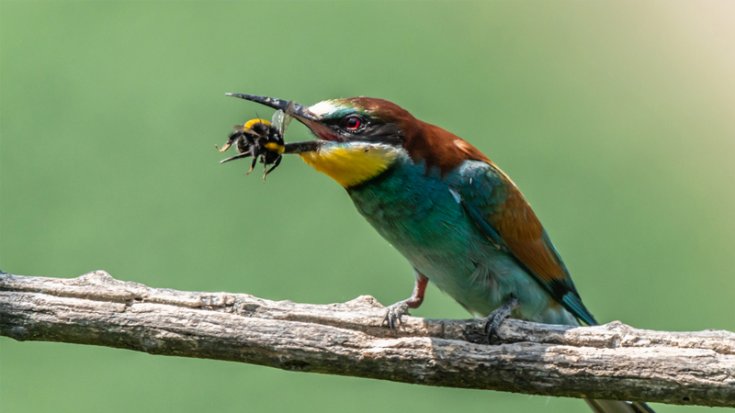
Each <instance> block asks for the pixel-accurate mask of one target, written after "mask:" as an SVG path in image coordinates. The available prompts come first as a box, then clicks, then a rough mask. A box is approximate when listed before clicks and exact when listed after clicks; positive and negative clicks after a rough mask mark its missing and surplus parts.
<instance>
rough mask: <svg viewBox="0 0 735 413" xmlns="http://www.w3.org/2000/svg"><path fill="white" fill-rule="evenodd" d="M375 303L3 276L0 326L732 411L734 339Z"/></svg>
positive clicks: (101, 276)
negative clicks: (400, 312)
mask: <svg viewBox="0 0 735 413" xmlns="http://www.w3.org/2000/svg"><path fill="white" fill-rule="evenodd" d="M384 312H385V308H384V307H383V306H382V305H381V304H379V303H378V302H377V301H376V300H375V299H374V298H372V297H368V296H362V297H358V298H356V299H354V300H352V301H349V302H346V303H339V304H326V305H315V304H298V303H293V302H289V301H270V300H265V299H262V298H258V297H254V296H251V295H247V294H233V293H208V292H186V291H176V290H171V289H157V288H151V287H147V286H145V285H142V284H137V283H132V282H123V281H118V280H115V279H114V278H112V277H111V276H110V275H109V274H107V273H105V272H103V271H96V272H92V273H89V274H85V275H83V276H80V277H77V278H69V279H64V278H45V277H29V276H18V275H10V274H0V335H3V336H7V337H11V338H13V339H16V340H41V341H59V342H68V343H79V344H94V345H100V346H108V347H117V348H125V349H130V350H137V351H145V352H148V353H152V354H162V355H174V356H183V357H198V358H211V359H219V360H231V361H239V362H245V363H252V364H260V365H265V366H271V367H276V368H281V369H286V370H298V371H309V372H318V373H327V374H340V375H348V376H358V377H369V378H374V379H382V380H392V381H400V382H407V383H416V384H424V385H434V386H450V387H464V388H476V389H492V390H499V391H510V392H519V393H527V394H540V395H549V396H569V397H584V398H595V399H617V400H634V401H650V402H661V403H672V404H698V405H706V406H735V334H734V333H732V332H728V331H712V330H706V331H699V332H667V331H651V330H641V329H635V328H632V327H629V326H627V325H624V324H622V323H620V322H613V323H609V324H606V325H602V326H597V327H584V328H573V327H567V326H554V325H542V324H535V323H528V322H523V321H518V320H508V321H506V322H505V323H504V324H503V325H502V326H501V327H500V329H499V335H500V339H501V344H497V345H486V344H484V343H483V341H484V338H483V333H482V323H481V322H480V321H478V320H429V319H422V318H416V317H404V319H403V324H402V326H401V328H400V330H399V331H397V332H391V331H389V330H388V329H386V328H385V327H383V326H382V320H383V315H384Z"/></svg>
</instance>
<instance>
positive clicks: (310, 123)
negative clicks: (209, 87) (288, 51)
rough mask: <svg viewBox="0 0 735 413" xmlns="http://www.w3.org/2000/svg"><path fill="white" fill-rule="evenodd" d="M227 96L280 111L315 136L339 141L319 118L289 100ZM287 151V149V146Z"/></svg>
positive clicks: (248, 95) (230, 94)
mask: <svg viewBox="0 0 735 413" xmlns="http://www.w3.org/2000/svg"><path fill="white" fill-rule="evenodd" d="M225 95H227V96H232V97H235V98H240V99H245V100H249V101H251V102H256V103H260V104H261V105H265V106H268V107H271V108H273V109H280V110H282V111H283V112H284V113H286V114H287V115H289V116H292V117H294V118H296V120H298V121H299V122H301V123H303V124H304V125H306V127H307V128H309V129H310V130H311V131H312V132H313V133H314V134H315V135H316V136H318V137H319V138H321V139H324V140H330V141H333V140H339V137H338V136H337V135H335V133H334V132H333V131H332V130H331V129H330V128H329V127H327V126H326V125H324V124H323V123H322V122H321V119H320V118H319V116H317V115H315V114H313V113H311V112H309V109H308V108H307V107H306V106H304V105H302V104H300V103H296V102H294V101H291V100H284V99H278V98H272V97H267V96H257V95H250V94H247V93H225ZM286 146H287V149H288V145H286Z"/></svg>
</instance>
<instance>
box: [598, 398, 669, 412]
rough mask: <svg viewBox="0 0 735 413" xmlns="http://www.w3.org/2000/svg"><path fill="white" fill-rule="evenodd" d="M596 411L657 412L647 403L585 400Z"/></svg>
mask: <svg viewBox="0 0 735 413" xmlns="http://www.w3.org/2000/svg"><path fill="white" fill-rule="evenodd" d="M585 401H586V402H587V404H589V405H590V407H591V408H592V410H594V411H595V413H656V412H655V411H654V410H653V409H652V408H650V407H649V406H648V405H647V404H646V403H642V402H624V401H618V400H593V399H588V400H585Z"/></svg>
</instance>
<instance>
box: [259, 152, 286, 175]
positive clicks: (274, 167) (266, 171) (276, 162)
mask: <svg viewBox="0 0 735 413" xmlns="http://www.w3.org/2000/svg"><path fill="white" fill-rule="evenodd" d="M281 159H283V156H280V155H278V157H277V158H276V160H275V161H274V162H273V166H271V167H270V168H268V169H266V170H265V172H263V180H264V181H265V177H266V176H268V174H269V173H271V172H273V170H274V169H276V168H277V167H278V165H280V164H281Z"/></svg>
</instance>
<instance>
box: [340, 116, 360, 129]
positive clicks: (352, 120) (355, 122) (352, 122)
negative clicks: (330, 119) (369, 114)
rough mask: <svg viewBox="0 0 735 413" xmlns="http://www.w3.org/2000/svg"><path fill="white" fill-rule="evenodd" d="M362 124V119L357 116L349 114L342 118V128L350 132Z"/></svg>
mask: <svg viewBox="0 0 735 413" xmlns="http://www.w3.org/2000/svg"><path fill="white" fill-rule="evenodd" d="M362 124H363V120H362V118H361V117H359V116H355V115H351V116H347V117H346V118H344V119H342V128H344V129H346V130H348V131H350V132H356V131H359V130H360V129H361V128H362Z"/></svg>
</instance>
